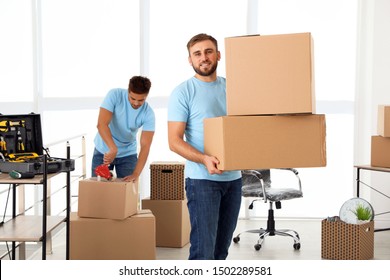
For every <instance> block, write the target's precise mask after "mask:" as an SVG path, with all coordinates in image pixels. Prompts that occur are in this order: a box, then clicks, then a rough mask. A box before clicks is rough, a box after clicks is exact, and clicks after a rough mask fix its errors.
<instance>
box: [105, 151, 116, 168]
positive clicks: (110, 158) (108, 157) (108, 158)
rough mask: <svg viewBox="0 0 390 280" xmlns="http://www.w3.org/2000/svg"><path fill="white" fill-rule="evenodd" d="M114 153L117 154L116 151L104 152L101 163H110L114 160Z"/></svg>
mask: <svg viewBox="0 0 390 280" xmlns="http://www.w3.org/2000/svg"><path fill="white" fill-rule="evenodd" d="M116 154H117V151H115V150H109V151H108V152H107V153H105V154H104V157H103V163H104V164H107V165H110V164H111V163H112V162H113V161H114V159H115V157H116Z"/></svg>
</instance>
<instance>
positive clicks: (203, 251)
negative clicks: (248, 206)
mask: <svg viewBox="0 0 390 280" xmlns="http://www.w3.org/2000/svg"><path fill="white" fill-rule="evenodd" d="M241 187H242V181H241V178H240V179H237V180H234V181H228V182H217V181H209V180H197V179H190V178H186V195H187V200H188V203H187V206H188V211H189V214H190V221H191V234H190V243H191V246H190V256H189V259H190V260H224V259H226V258H227V256H228V250H229V247H230V244H231V242H232V237H233V232H234V230H235V228H236V225H237V220H238V214H239V211H240V206H241Z"/></svg>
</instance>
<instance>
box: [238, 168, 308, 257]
mask: <svg viewBox="0 0 390 280" xmlns="http://www.w3.org/2000/svg"><path fill="white" fill-rule="evenodd" d="M279 170H285V171H291V172H293V173H294V174H295V177H296V179H297V183H296V184H297V187H296V188H272V187H271V170H270V169H262V170H243V171H241V173H242V185H243V186H242V196H243V197H250V198H254V199H253V200H252V202H251V204H250V205H249V209H253V203H254V202H255V201H258V200H263V201H264V202H265V203H266V202H269V205H270V208H269V210H268V220H267V228H266V229H264V228H260V229H254V230H246V231H244V232H241V233H239V234H238V235H237V236H236V237H234V238H233V242H234V243H238V242H239V241H240V235H241V234H242V233H245V232H249V233H257V234H258V235H259V239H258V240H257V243H256V244H255V245H254V248H255V250H256V251H259V250H260V249H261V245H262V243H263V242H264V239H265V238H266V237H267V236H274V235H281V236H288V237H291V238H293V240H294V245H293V247H294V249H295V250H299V249H300V248H301V243H300V238H299V234H298V233H297V232H296V231H295V230H292V229H278V230H277V229H275V219H274V210H273V204H274V203H275V206H276V209H280V208H281V201H282V200H288V199H294V198H299V197H302V196H303V195H302V186H301V180H300V178H299V176H298V171H297V170H295V169H293V168H283V169H279Z"/></svg>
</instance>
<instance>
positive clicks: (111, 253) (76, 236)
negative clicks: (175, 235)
mask: <svg viewBox="0 0 390 280" xmlns="http://www.w3.org/2000/svg"><path fill="white" fill-rule="evenodd" d="M155 235H156V232H155V218H154V216H153V214H152V213H151V212H150V211H145V210H141V211H139V212H138V213H137V214H135V215H133V216H131V217H129V218H127V219H125V220H111V219H95V218H80V217H79V216H78V215H77V214H76V213H75V212H73V213H71V215H70V247H69V253H70V254H69V255H70V257H69V258H70V259H71V260H154V259H156V238H155Z"/></svg>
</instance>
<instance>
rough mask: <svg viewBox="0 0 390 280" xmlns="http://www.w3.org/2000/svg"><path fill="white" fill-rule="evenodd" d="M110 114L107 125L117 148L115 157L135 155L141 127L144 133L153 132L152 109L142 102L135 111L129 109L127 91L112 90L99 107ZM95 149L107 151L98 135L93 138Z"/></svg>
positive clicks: (153, 119)
mask: <svg viewBox="0 0 390 280" xmlns="http://www.w3.org/2000/svg"><path fill="white" fill-rule="evenodd" d="M101 107H102V108H104V109H106V110H108V111H110V112H112V119H111V122H110V124H109V128H110V130H111V134H112V138H113V139H114V142H115V145H116V146H117V147H118V153H117V155H116V156H117V157H124V156H129V155H134V154H137V132H138V129H139V128H141V127H142V130H144V131H154V130H155V116H154V111H153V109H152V108H151V107H150V106H149V104H148V103H147V102H144V104H142V106H141V107H140V108H138V109H137V110H136V109H134V108H133V107H131V104H130V101H129V93H128V91H127V89H120V88H116V89H112V90H110V91H109V92H108V94H107V96H106V97H105V98H104V100H103V103H102V105H101ZM95 147H96V149H97V150H98V151H99V152H101V153H103V154H104V153H105V152H107V151H108V147H107V145H106V143H104V141H103V139H102V137H101V136H100V134H99V133H97V134H96V136H95Z"/></svg>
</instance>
